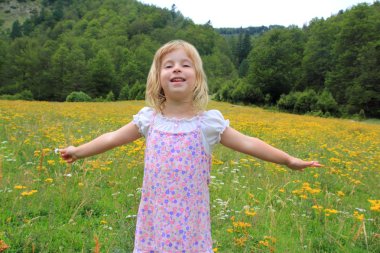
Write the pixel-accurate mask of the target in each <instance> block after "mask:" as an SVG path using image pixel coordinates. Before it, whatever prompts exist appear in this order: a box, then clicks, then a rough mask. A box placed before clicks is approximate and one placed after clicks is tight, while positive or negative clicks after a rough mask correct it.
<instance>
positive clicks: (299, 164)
mask: <svg viewBox="0 0 380 253" xmlns="http://www.w3.org/2000/svg"><path fill="white" fill-rule="evenodd" d="M286 166H288V167H289V168H290V169H292V170H299V171H303V170H304V169H305V168H307V167H323V165H322V164H320V163H319V162H317V161H303V160H301V159H298V158H295V157H292V158H291V159H290V160H289V162H288V163H287V164H286Z"/></svg>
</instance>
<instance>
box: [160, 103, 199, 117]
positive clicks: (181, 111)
mask: <svg viewBox="0 0 380 253" xmlns="http://www.w3.org/2000/svg"><path fill="white" fill-rule="evenodd" d="M196 113H197V111H196V109H195V107H194V105H193V102H192V101H191V102H177V101H166V102H165V105H164V109H163V111H162V114H163V115H164V116H166V117H175V118H190V117H193V116H195V115H196Z"/></svg>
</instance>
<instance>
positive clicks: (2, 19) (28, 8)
mask: <svg viewBox="0 0 380 253" xmlns="http://www.w3.org/2000/svg"><path fill="white" fill-rule="evenodd" d="M40 10H41V1H40V0H35V1H31V0H24V1H20V0H0V24H1V28H2V29H4V30H6V29H11V27H12V24H13V22H14V21H16V20H18V21H19V22H20V23H23V22H24V21H25V20H26V19H28V18H30V17H31V16H33V15H36V14H38V13H39V11H40Z"/></svg>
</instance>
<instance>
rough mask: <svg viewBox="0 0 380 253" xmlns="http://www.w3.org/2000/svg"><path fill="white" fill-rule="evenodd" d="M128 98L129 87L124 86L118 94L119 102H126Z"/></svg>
mask: <svg viewBox="0 0 380 253" xmlns="http://www.w3.org/2000/svg"><path fill="white" fill-rule="evenodd" d="M128 98H129V85H128V84H126V85H124V86H123V88H121V91H120V93H119V100H128Z"/></svg>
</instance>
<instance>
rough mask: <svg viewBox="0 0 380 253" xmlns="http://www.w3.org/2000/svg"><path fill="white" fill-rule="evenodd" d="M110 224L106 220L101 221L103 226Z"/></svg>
mask: <svg viewBox="0 0 380 253" xmlns="http://www.w3.org/2000/svg"><path fill="white" fill-rule="evenodd" d="M107 223H108V222H107V221H106V220H101V221H100V224H102V225H105V224H107Z"/></svg>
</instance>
